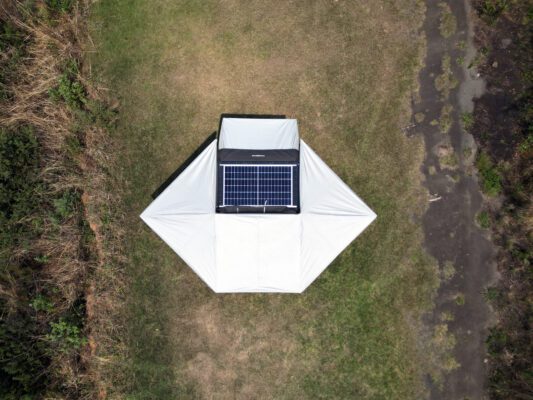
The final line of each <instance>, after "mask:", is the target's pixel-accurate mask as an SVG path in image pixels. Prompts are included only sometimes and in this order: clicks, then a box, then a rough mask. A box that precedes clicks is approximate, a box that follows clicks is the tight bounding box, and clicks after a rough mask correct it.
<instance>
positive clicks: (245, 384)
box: [91, 0, 447, 399]
mask: <svg viewBox="0 0 533 400" xmlns="http://www.w3.org/2000/svg"><path fill="white" fill-rule="evenodd" d="M423 11H424V10H423V8H422V6H421V4H420V2H418V1H414V0H412V1H411V0H398V1H389V0H380V1H372V2H367V1H362V0H361V1H353V2H344V1H338V2H337V1H318V2H313V3H310V2H304V1H290V2H277V3H276V4H275V6H274V5H272V4H270V3H269V2H261V1H250V2H244V1H231V0H230V1H224V2H214V1H202V2H196V1H170V0H154V1H131V0H130V1H126V0H120V1H107V2H105V1H100V2H97V3H96V4H95V6H94V8H93V13H92V23H91V29H92V36H93V39H94V41H95V44H96V48H97V52H96V53H94V54H93V55H92V56H91V64H92V71H93V75H94V77H95V79H97V80H99V81H100V82H101V84H102V85H103V86H105V87H107V88H108V89H109V94H110V96H112V97H116V98H117V99H118V100H119V102H120V106H119V122H118V126H117V127H116V129H115V130H114V132H113V136H114V139H115V141H116V143H117V144H118V147H119V148H120V153H119V154H118V155H117V157H118V158H119V160H120V165H122V169H121V170H118V171H116V172H114V173H115V174H116V176H117V178H118V179H120V180H121V181H122V182H123V187H119V188H116V190H119V191H121V193H123V196H122V204H121V207H122V208H123V210H124V212H125V213H126V224H125V228H126V231H127V243H126V244H125V245H126V249H127V253H128V263H127V270H126V274H127V275H128V276H129V277H130V280H129V282H128V288H127V292H126V297H127V303H128V307H127V308H128V315H127V320H128V323H127V324H126V327H125V328H124V331H123V332H120V334H121V335H123V336H124V338H127V339H125V345H126V348H127V349H128V351H127V354H126V356H125V357H124V360H123V363H122V364H114V365H112V368H110V370H113V371H114V374H113V375H112V376H113V379H112V380H113V381H114V388H110V391H115V392H116V393H117V394H120V393H122V394H127V395H128V396H129V397H128V398H134V399H152V398H165V399H168V398H198V397H199V398H217V399H218V398H222V399H225V398H243V399H251V398H258V399H259V398H261V399H265V398H276V399H283V398H287V399H295V398H298V399H303V398H313V399H316V398H358V399H385V398H389V399H413V398H420V395H421V393H422V392H423V391H424V387H423V383H422V375H423V373H431V374H432V375H433V377H434V378H437V375H438V372H436V371H438V368H439V364H440V363H444V362H443V361H442V360H443V357H444V356H443V355H442V354H441V353H440V351H441V348H442V347H446V345H445V343H447V342H446V339H445V338H444V339H443V338H442V337H441V336H442V335H439V334H438V332H437V333H434V332H431V331H430V332H427V331H424V329H422V327H421V325H420V323H419V316H420V313H421V312H422V311H423V310H425V309H427V308H428V307H430V306H431V296H432V294H433V293H434V290H435V288H436V286H437V284H438V279H437V274H436V270H435V268H434V266H433V264H432V263H431V261H430V260H429V259H428V258H427V257H426V256H425V255H424V253H423V251H422V249H421V244H420V243H421V232H420V229H419V226H418V224H417V222H416V221H417V217H418V216H419V215H420V214H421V213H422V212H423V211H424V208H425V205H424V202H425V197H424V196H425V194H424V192H423V190H422V186H421V182H420V180H421V177H420V173H419V166H420V163H421V160H422V157H423V148H422V143H421V141H420V140H419V139H417V138H412V139H408V138H406V137H405V135H404V133H402V130H401V127H402V126H405V125H407V124H408V123H409V104H410V98H411V94H412V92H413V90H415V89H416V85H415V81H416V73H417V71H418V68H419V59H420V48H421V47H422V45H423V44H422V43H421V40H420V38H419V36H418V33H417V32H418V28H419V23H420V21H422V19H423ZM223 112H238V113H273V114H286V115H288V116H291V117H294V118H297V119H298V120H299V125H300V134H301V136H302V137H303V139H304V140H305V141H306V142H307V143H309V144H310V145H311V146H312V147H313V148H314V149H315V151H316V152H317V153H318V154H319V155H320V156H321V157H322V158H323V159H324V160H325V161H326V162H327V163H328V164H329V165H330V166H331V167H332V168H333V169H334V170H335V171H336V172H337V173H338V174H339V175H340V176H341V178H342V179H344V180H345V181H346V182H347V183H348V184H349V185H350V186H351V187H352V188H353V189H354V190H355V191H356V192H357V193H358V194H359V195H360V196H361V197H362V198H363V199H364V200H365V201H366V202H367V203H368V204H369V205H370V206H371V207H372V208H373V209H374V210H375V211H376V213H377V214H378V219H377V220H376V221H375V222H374V223H373V224H372V226H371V227H370V228H369V229H368V230H367V231H366V232H365V233H364V234H363V235H362V236H361V237H360V238H358V239H357V240H356V242H354V243H353V244H352V245H351V246H350V247H349V248H348V249H347V250H346V251H345V252H344V253H342V255H341V256H339V257H338V258H337V260H336V261H335V262H334V263H333V264H332V265H331V266H330V267H329V269H328V270H327V271H326V272H325V273H324V274H322V276H321V277H320V278H319V279H318V280H317V281H316V282H315V283H314V284H313V285H312V286H311V287H310V288H309V289H308V290H307V291H306V292H305V293H304V294H303V295H262V294H256V295H215V294H213V293H212V292H211V291H210V290H209V289H208V288H207V287H206V286H205V285H204V284H203V283H202V282H201V281H200V279H199V278H198V277H197V276H196V275H194V273H192V272H191V271H190V270H189V268H188V267H187V266H186V265H185V264H184V263H183V262H182V261H181V260H180V259H179V258H178V257H177V256H176V255H175V254H174V253H173V252H172V251H171V250H170V249H169V248H168V247H167V246H166V245H165V244H164V243H163V242H162V241H161V240H159V239H158V238H157V237H156V236H155V234H153V233H152V232H151V231H150V230H149V229H148V228H147V227H146V226H145V225H143V223H142V222H141V220H140V219H139V217H138V215H139V214H140V212H141V211H142V210H143V209H144V208H145V207H146V206H147V205H148V204H149V203H150V201H151V197H150V195H151V193H152V192H153V191H154V190H155V189H156V188H157V187H158V186H159V184H161V183H162V182H163V181H164V180H165V179H166V178H167V177H168V176H169V175H170V174H171V173H172V172H173V171H174V170H175V169H176V168H177V167H178V166H179V165H180V164H181V163H182V162H183V161H184V160H185V159H186V158H187V157H188V156H189V155H190V154H191V153H192V152H193V151H194V150H195V149H196V148H197V146H198V145H200V144H201V143H202V142H203V141H204V140H205V139H206V137H207V136H208V135H209V134H210V133H212V132H213V131H214V130H215V129H216V128H217V124H218V118H219V115H220V114H221V113H223ZM439 332H441V333H442V329H440V331H439Z"/></svg>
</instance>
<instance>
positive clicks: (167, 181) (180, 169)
mask: <svg viewBox="0 0 533 400" xmlns="http://www.w3.org/2000/svg"><path fill="white" fill-rule="evenodd" d="M216 138H217V133H216V132H213V133H211V134H210V135H209V136H208V137H207V138H206V139H205V140H204V141H203V142H202V144H201V145H200V146H198V148H197V149H196V150H194V151H193V153H192V154H191V155H190V156H189V157H188V158H187V159H186V160H185V161H184V162H183V163H182V164H181V165H180V166H179V167H178V168H177V169H176V170H175V171H174V172H173V173H172V174H170V176H169V177H168V178H167V179H165V181H164V182H163V183H162V184H161V185H160V186H159V187H158V188H157V189H156V190H155V191H154V192H153V193H152V199H154V200H155V199H156V198H157V197H158V196H159V195H160V194H161V193H163V191H164V190H165V189H166V188H167V187H168V186H169V185H170V184H171V183H172V182H173V181H174V179H176V178H177V177H178V176H179V175H180V174H181V173H182V172H183V171H185V169H186V168H187V167H188V166H189V165H190V164H191V163H192V162H193V161H194V160H195V159H196V157H198V156H199V155H200V154H201V153H202V151H204V150H205V149H206V148H207V146H209V145H210V144H211V142H213V140H215V139H216Z"/></svg>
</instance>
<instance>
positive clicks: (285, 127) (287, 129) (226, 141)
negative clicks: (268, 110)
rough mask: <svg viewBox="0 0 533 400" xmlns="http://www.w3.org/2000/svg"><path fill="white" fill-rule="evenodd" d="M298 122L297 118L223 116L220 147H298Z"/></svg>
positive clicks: (277, 148) (253, 148)
mask: <svg viewBox="0 0 533 400" xmlns="http://www.w3.org/2000/svg"><path fill="white" fill-rule="evenodd" d="M298 138H299V136H298V122H297V121H296V120H295V119H269V118H265V119H252V118H223V119H222V124H221V126H220V135H219V148H220V149H247V150H287V149H296V150H297V149H298V145H299V142H298Z"/></svg>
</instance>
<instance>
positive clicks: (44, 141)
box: [0, 1, 123, 398]
mask: <svg viewBox="0 0 533 400" xmlns="http://www.w3.org/2000/svg"><path fill="white" fill-rule="evenodd" d="M88 6H89V1H80V2H78V3H76V4H75V6H74V8H73V10H71V12H69V13H61V14H58V15H57V16H55V17H54V18H55V19H54V20H53V21H50V20H46V19H45V18H40V17H36V16H35V15H27V14H24V13H22V12H21V11H20V10H21V4H20V3H19V2H16V1H13V2H11V3H5V4H2V5H0V17H1V18H3V19H5V20H9V21H11V23H12V24H14V25H15V26H16V27H17V28H18V29H19V30H20V31H22V32H24V35H25V41H26V45H25V53H24V54H25V55H24V58H23V59H22V60H21V62H20V63H19V65H18V66H17V69H16V74H17V78H16V79H14V80H13V81H12V82H9V83H8V90H9V92H10V94H11V96H12V97H11V98H10V99H9V100H8V101H5V102H2V103H0V124H1V125H2V126H5V127H9V128H16V127H18V126H21V125H30V126H32V127H34V130H35V133H36V135H37V137H38V140H39V144H40V146H41V148H42V155H43V159H42V163H41V179H42V181H43V182H45V187H46V189H45V192H44V193H42V196H43V197H44V198H54V197H56V196H58V195H59V194H60V193H63V192H65V191H66V190H75V191H76V192H77V193H80V194H81V206H82V210H79V211H80V212H81V214H77V215H73V216H71V217H69V218H68V219H66V220H65V221H62V222H61V223H60V224H59V225H58V224H57V222H54V221H52V220H50V219H46V218H45V219H44V226H43V227H42V234H41V235H40V237H39V238H38V239H37V240H36V241H34V242H33V243H32V244H31V249H27V248H26V249H22V248H21V249H20V250H18V251H19V253H20V254H18V256H19V257H24V256H25V253H27V252H29V251H31V252H32V254H35V253H38V254H42V255H44V256H46V258H47V260H48V261H47V262H46V265H45V268H44V270H43V271H42V276H41V277H40V283H38V284H40V285H48V286H49V287H53V288H56V289H55V290H57V292H56V295H55V298H56V299H59V301H56V302H55V304H54V315H59V314H61V313H63V312H65V311H66V310H68V309H69V308H71V307H72V306H73V304H74V302H75V301H76V300H78V299H80V298H82V299H84V300H85V302H86V308H85V310H86V315H85V323H84V332H83V334H84V335H85V336H86V337H87V338H88V345H87V346H86V347H85V348H83V349H82V350H81V360H80V359H78V357H77V356H76V355H72V354H68V355H67V354H63V353H61V352H57V353H55V354H54V355H53V357H52V363H51V366H50V373H51V375H52V379H53V384H54V385H56V386H57V387H60V388H61V392H62V393H66V396H68V393H77V396H82V397H83V398H94V397H100V398H103V397H105V387H104V386H105V385H103V382H104V381H105V380H104V379H103V377H102V375H101V373H100V371H101V368H100V365H101V364H105V363H106V362H107V360H106V359H103V358H101V357H99V353H100V352H103V351H104V349H109V348H110V347H112V348H113V349H115V350H116V349H117V348H119V347H120V346H119V345H117V344H116V343H115V342H114V340H115V339H114V337H115V336H114V335H113V331H114V330H115V329H116V327H115V324H117V323H118V324H119V322H118V321H116V319H114V318H112V317H111V316H110V315H111V314H113V315H117V313H116V311H115V310H116V309H117V308H119V307H120V296H119V295H118V293H120V292H121V289H120V288H121V287H122V284H123V281H122V273H121V270H120V268H119V267H111V265H119V264H120V257H121V256H120V253H121V252H120V249H118V248H116V247H112V246H116V245H117V244H118V243H120V242H121V241H120V240H119V237H120V236H121V234H122V233H121V230H120V228H119V227H118V226H119V225H118V224H107V226H105V227H103V223H102V218H101V217H102V215H103V213H104V212H105V211H106V210H107V209H109V208H110V207H113V204H115V203H116V199H115V198H114V197H113V195H112V194H111V193H112V192H111V191H109V190H108V188H109V185H110V183H109V180H108V176H107V174H106V173H105V171H106V169H109V168H113V166H114V160H113V151H112V150H111V149H112V143H111V142H110V140H109V138H108V135H107V132H106V129H105V128H104V127H100V126H97V125H95V124H84V125H83V126H82V128H81V132H80V128H79V127H78V128H77V129H76V130H77V132H74V128H73V127H74V126H79V124H78V123H77V118H79V116H78V115H77V112H76V110H73V109H72V108H69V107H68V106H67V105H66V104H65V103H61V102H57V101H54V100H52V99H51V96H50V95H49V90H50V89H51V88H53V87H55V86H56V85H57V84H58V82H59V79H60V76H61V74H62V73H63V71H64V69H65V65H66V63H67V62H68V61H69V60H76V61H77V62H78V63H79V64H80V65H81V66H82V68H80V71H84V69H83V65H82V64H81V63H82V59H83V55H84V54H85V51H86V48H88V47H90V43H91V41H90V38H89V37H88V35H87V30H86V26H85V22H86V16H87V11H88ZM39 7H40V8H43V7H45V5H44V3H41V2H39V3H38V4H37V8H39ZM37 14H38V12H37ZM76 79H77V80H78V81H80V82H82V83H83V84H84V87H85V90H86V91H87V93H88V97H89V98H90V99H92V100H95V101H102V100H103V99H102V96H101V90H99V88H97V87H94V86H93V85H91V83H90V82H88V81H87V80H86V79H85V77H84V73H83V72H82V73H79V74H78V76H77V77H76ZM74 137H76V138H78V139H79V138H80V137H81V139H82V142H83V149H82V151H80V152H79V153H77V154H75V155H74V156H72V155H69V154H68V151H66V148H67V146H68V144H67V143H68V141H69V140H70V139H72V138H74ZM72 158H74V160H72ZM73 161H74V163H73ZM80 215H81V217H82V219H84V220H85V221H86V222H87V224H88V226H89V228H90V231H91V232H92V234H91V235H92V236H93V238H92V239H87V235H88V233H87V232H86V231H84V228H83V226H82V225H83V224H82V225H80V220H79V216H80ZM117 215H118V214H117ZM28 218H30V219H31V218H32V216H29V217H28ZM109 238H112V239H113V240H110V241H109V243H112V245H109V246H108V245H106V243H107V242H108V239H109ZM80 243H85V247H86V248H85V249H81V248H80ZM87 253H88V254H87ZM17 290H18V289H17V282H12V284H11V285H8V286H6V287H3V286H2V287H0V291H1V295H2V296H3V297H4V298H10V297H12V298H13V299H15V297H16V292H17ZM110 293H112V295H111V294H110ZM13 301H15V300H13ZM111 309H112V310H113V311H110V310H111ZM48 318H52V317H50V316H48Z"/></svg>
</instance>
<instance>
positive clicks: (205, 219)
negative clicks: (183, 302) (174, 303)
mask: <svg viewBox="0 0 533 400" xmlns="http://www.w3.org/2000/svg"><path fill="white" fill-rule="evenodd" d="M248 121H249V120H248ZM267 121H268V120H267ZM299 147H300V195H301V213H300V214H216V213H215V202H216V200H215V198H216V196H215V194H216V193H215V192H216V184H215V181H216V153H217V151H216V149H217V141H216V140H215V141H213V143H211V144H210V145H209V146H208V147H207V148H206V149H205V150H204V151H203V152H202V153H201V154H200V156H198V158H196V159H195V160H194V161H193V162H192V163H191V164H190V165H189V166H188V167H187V168H186V169H185V171H184V172H183V173H182V174H181V175H179V176H178V178H176V180H174V181H173V182H172V183H171V184H170V185H169V187H168V188H167V189H166V190H165V191H164V192H163V193H162V194H160V195H159V197H157V198H156V199H155V200H154V201H153V202H152V204H150V206H149V207H148V208H147V209H146V210H145V211H144V212H143V213H142V214H141V218H142V219H143V220H144V221H145V222H146V224H147V225H148V226H149V227H150V228H151V229H152V230H153V231H154V232H155V233H157V234H158V235H159V236H160V237H161V239H163V240H164V241H165V242H166V243H167V244H168V245H169V246H170V247H171V248H172V249H173V250H174V251H175V252H176V253H178V254H179V255H180V257H181V258H182V259H183V261H185V263H187V264H188V265H189V266H190V267H191V268H192V269H193V270H194V271H195V272H196V273H197V274H198V275H199V276H200V277H201V278H202V279H203V280H204V281H205V282H206V284H207V285H208V286H209V287H211V289H213V291H215V292H217V293H228V292H287V293H301V292H303V291H304V290H305V289H306V288H307V287H308V286H309V285H310V284H311V283H312V282H313V281H314V280H315V279H316V278H317V277H318V276H319V275H320V274H321V273H322V271H324V269H326V267H327V266H328V265H329V264H330V263H331V262H332V261H333V260H334V259H335V258H336V257H337V256H338V255H339V254H340V253H341V252H342V250H343V249H344V248H346V246H348V245H349V244H350V243H351V242H352V241H353V240H354V239H355V238H356V237H357V236H358V235H359V234H361V232H363V231H364V230H365V228H366V227H367V226H368V225H370V223H371V222H372V221H373V220H374V219H375V218H376V214H375V213H374V212H373V211H372V210H371V209H370V208H369V207H368V206H367V205H366V204H365V203H364V202H363V201H362V200H361V199H360V198H359V197H358V196H357V195H356V194H355V193H354V192H353V191H352V190H351V189H350V188H349V187H348V186H347V185H346V184H345V183H344V182H342V180H341V179H340V178H339V177H338V176H337V175H336V174H335V173H334V172H333V171H332V170H331V169H330V168H329V167H328V166H327V165H326V164H325V163H324V162H323V161H322V160H321V159H320V157H318V155H317V154H316V153H315V152H314V151H313V150H312V149H311V148H310V147H309V146H308V145H307V144H305V142H303V141H300V146H299Z"/></svg>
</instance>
